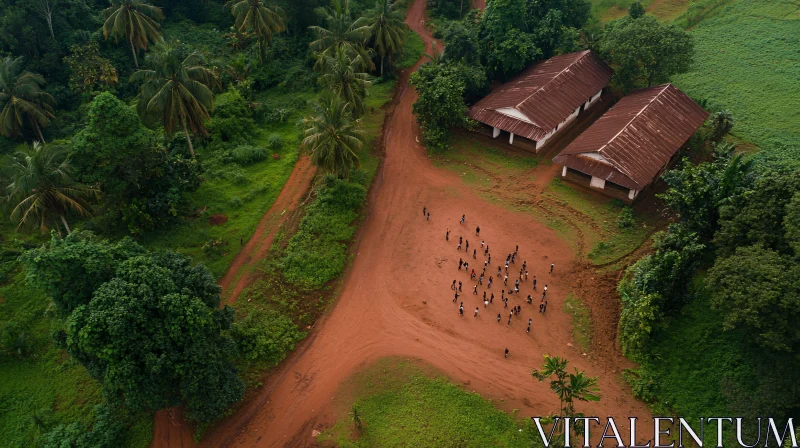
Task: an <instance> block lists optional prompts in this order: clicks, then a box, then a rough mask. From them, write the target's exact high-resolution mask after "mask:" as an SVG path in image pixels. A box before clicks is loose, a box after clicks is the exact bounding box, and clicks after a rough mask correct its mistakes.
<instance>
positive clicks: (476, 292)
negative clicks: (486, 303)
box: [472, 285, 478, 296]
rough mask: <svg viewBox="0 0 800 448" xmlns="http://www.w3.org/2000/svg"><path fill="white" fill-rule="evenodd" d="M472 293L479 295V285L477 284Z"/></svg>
mask: <svg viewBox="0 0 800 448" xmlns="http://www.w3.org/2000/svg"><path fill="white" fill-rule="evenodd" d="M472 295H474V296H477V295H478V285H475V289H473V290H472Z"/></svg>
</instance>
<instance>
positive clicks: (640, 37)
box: [601, 15, 694, 92]
mask: <svg viewBox="0 0 800 448" xmlns="http://www.w3.org/2000/svg"><path fill="white" fill-rule="evenodd" d="M601 51H602V52H603V53H604V54H605V55H606V56H607V59H608V60H609V62H610V63H611V66H612V67H613V68H614V83H615V84H616V85H617V86H618V87H620V88H621V89H622V90H624V91H625V92H628V91H630V90H632V89H635V88H638V87H649V86H653V85H657V84H661V83H665V82H667V81H669V79H670V77H672V76H673V75H676V74H678V73H685V72H686V71H688V70H689V66H690V65H691V63H692V59H693V57H694V42H693V41H692V37H691V36H690V35H689V34H688V33H687V32H686V31H684V30H682V29H681V28H678V27H677V26H675V25H668V24H664V23H661V22H659V21H658V19H656V18H655V17H652V16H649V15H644V16H641V17H639V18H634V17H632V16H626V17H623V18H621V19H619V20H615V21H614V22H611V23H609V24H608V25H606V31H605V37H604V39H603V43H602V45H601Z"/></svg>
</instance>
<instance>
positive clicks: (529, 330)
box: [526, 319, 533, 333]
mask: <svg viewBox="0 0 800 448" xmlns="http://www.w3.org/2000/svg"><path fill="white" fill-rule="evenodd" d="M532 323H533V319H528V330H527V331H526V333H530V332H531V324H532Z"/></svg>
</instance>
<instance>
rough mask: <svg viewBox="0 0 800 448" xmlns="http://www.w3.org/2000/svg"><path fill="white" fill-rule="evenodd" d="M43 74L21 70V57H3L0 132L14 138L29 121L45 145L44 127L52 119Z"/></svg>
mask: <svg viewBox="0 0 800 448" xmlns="http://www.w3.org/2000/svg"><path fill="white" fill-rule="evenodd" d="M45 84H46V83H45V80H44V77H42V75H39V74H36V73H30V72H23V71H22V57H18V58H12V57H11V56H7V57H5V58H4V59H3V60H2V62H0V133H2V134H3V135H5V136H6V137H16V136H20V135H22V133H23V125H24V124H25V122H26V121H27V122H29V123H30V124H31V125H33V127H34V129H36V133H37V134H39V140H40V141H41V142H42V143H44V142H45V140H44V136H43V135H42V129H41V128H43V127H45V126H47V125H48V124H50V119H51V118H53V105H54V104H55V100H54V99H53V97H52V96H51V95H50V94H49V93H47V92H45V91H43V90H42V88H43V87H44V86H45Z"/></svg>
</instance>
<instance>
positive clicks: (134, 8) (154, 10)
mask: <svg viewBox="0 0 800 448" xmlns="http://www.w3.org/2000/svg"><path fill="white" fill-rule="evenodd" d="M103 15H104V17H105V22H104V23H103V36H104V37H105V38H106V39H108V37H109V36H111V37H113V38H114V39H115V40H116V41H119V40H120V39H124V40H126V41H127V42H128V44H129V45H130V47H131V53H132V54H133V64H134V65H135V66H136V68H137V69H138V68H139V57H138V56H137V52H139V51H146V50H147V48H148V47H149V46H150V43H151V42H158V41H159V40H161V25H159V24H158V21H159V20H163V19H164V13H162V12H161V8H159V7H157V6H153V5H150V4H148V3H145V2H143V1H140V0H111V6H109V7H108V8H106V9H105V11H103Z"/></svg>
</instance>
